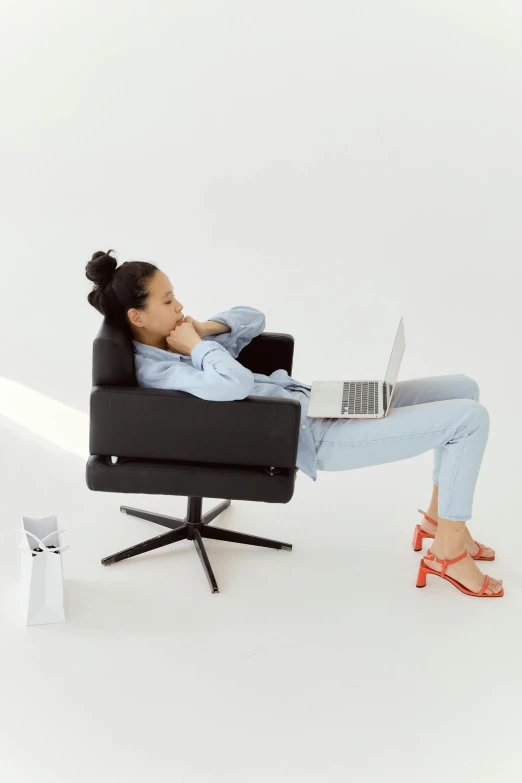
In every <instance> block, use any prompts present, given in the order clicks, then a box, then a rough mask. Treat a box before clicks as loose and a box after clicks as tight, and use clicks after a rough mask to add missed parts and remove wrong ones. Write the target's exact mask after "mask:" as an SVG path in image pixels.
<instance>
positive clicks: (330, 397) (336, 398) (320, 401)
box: [314, 391, 341, 405]
mask: <svg viewBox="0 0 522 783" xmlns="http://www.w3.org/2000/svg"><path fill="white" fill-rule="evenodd" d="M340 402H341V395H340V394H339V392H338V391H337V392H335V391H320V392H317V393H316V394H314V403H315V404H316V405H336V404H338V403H340Z"/></svg>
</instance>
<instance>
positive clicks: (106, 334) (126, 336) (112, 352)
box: [92, 318, 138, 386]
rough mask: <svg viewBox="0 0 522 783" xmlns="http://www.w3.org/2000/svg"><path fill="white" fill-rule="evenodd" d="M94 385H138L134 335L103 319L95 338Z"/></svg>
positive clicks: (93, 356) (93, 355)
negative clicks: (133, 342) (133, 343)
mask: <svg viewBox="0 0 522 783" xmlns="http://www.w3.org/2000/svg"><path fill="white" fill-rule="evenodd" d="M92 385H93V386H138V381H137V380H136V367H135V364H134V347H133V345H132V335H131V334H130V333H127V332H126V331H125V330H124V329H122V328H121V327H118V326H115V325H113V324H111V323H109V322H108V321H107V319H106V318H104V319H103V321H102V324H101V326H100V329H99V331H98V334H97V335H96V337H95V339H94V344H93V353H92Z"/></svg>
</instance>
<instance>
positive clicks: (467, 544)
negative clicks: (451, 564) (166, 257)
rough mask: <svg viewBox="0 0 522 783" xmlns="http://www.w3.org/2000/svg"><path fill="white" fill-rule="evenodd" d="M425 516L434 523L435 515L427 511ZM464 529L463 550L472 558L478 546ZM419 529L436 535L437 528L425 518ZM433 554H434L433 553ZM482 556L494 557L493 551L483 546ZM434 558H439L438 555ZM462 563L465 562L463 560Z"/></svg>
mask: <svg viewBox="0 0 522 783" xmlns="http://www.w3.org/2000/svg"><path fill="white" fill-rule="evenodd" d="M426 516H428V517H430V519H434V520H435V521H437V515H435V516H433V514H430V512H429V511H427V512H426ZM465 527H466V532H465V536H464V548H465V549H466V551H467V552H469V554H470V555H471V556H472V557H473V556H474V555H476V554H477V552H478V551H479V545H478V544H476V543H475V541H474V540H473V536H472V535H471V533H470V532H469V530H468V527H467V525H466V526H465ZM421 528H422V529H423V530H424V532H425V533H431V535H432V536H434V535H436V533H437V528H436V527H435V525H432V524H431V522H428V520H427V519H426V518H425V517H423V518H422V522H421ZM433 554H435V552H434V553H433ZM482 555H483V557H495V550H494V549H490V548H489V547H487V546H483V552H482ZM436 556H437V557H439V555H436ZM455 557H457V555H455ZM448 559H449V560H453V558H451V557H450V558H448ZM462 562H465V561H464V560H463V561H462ZM441 568H442V566H441ZM466 587H467V585H466Z"/></svg>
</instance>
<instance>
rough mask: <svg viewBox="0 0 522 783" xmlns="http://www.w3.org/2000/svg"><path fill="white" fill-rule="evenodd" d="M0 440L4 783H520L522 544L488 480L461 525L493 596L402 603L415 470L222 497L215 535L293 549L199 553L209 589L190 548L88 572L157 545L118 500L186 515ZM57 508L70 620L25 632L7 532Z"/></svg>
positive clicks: (411, 584)
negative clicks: (135, 547) (500, 590)
mask: <svg viewBox="0 0 522 783" xmlns="http://www.w3.org/2000/svg"><path fill="white" fill-rule="evenodd" d="M0 437H1V453H0V471H1V477H2V501H3V503H2V532H3V535H2V546H1V547H0V566H1V576H0V579H1V587H2V592H1V596H2V601H1V606H0V612H1V615H0V629H1V630H0V633H1V649H2V659H1V660H2V666H1V671H0V678H1V694H2V710H1V717H0V729H1V731H0V747H1V753H0V772H1V779H2V780H3V781H5V783H14V781H35V783H36V781H37V782H38V783H47V781H49V782H51V781H52V783H62V781H63V782H64V783H65V782H66V781H67V783H69V781H71V780H73V781H75V783H87V782H89V783H92V781H93V780H98V781H120V780H121V781H124V780H125V781H128V783H134V781H136V783H137V782H138V781H143V780H153V779H156V780H167V779H168V780H179V781H183V783H193V781H194V782H196V781H197V782H198V783H199V782H200V781H205V782H206V781H208V782H209V783H211V782H212V783H221V781H223V782H225V781H226V783H236V781H237V782H238V783H239V781H241V783H245V782H247V783H258V782H261V781H263V782H264V781H271V782H272V781H275V782H277V783H279V782H281V783H290V782H291V783H293V781H303V780H310V781H315V780H322V781H328V782H330V781H331V782H332V783H333V782H335V783H336V782H337V781H339V782H341V781H343V782H344V781H348V780H355V781H372V782H373V781H377V780H382V781H390V780H391V781H401V783H410V781H411V783H413V782H414V781H415V783H417V781H419V780H422V781H426V782H431V781H433V783H435V781H437V782H438V781H441V780H442V781H444V782H445V783H452V782H453V781H471V780H473V781H475V783H476V782H477V781H486V780H488V781H489V780H497V781H503V783H505V782H507V781H518V780H520V778H521V776H522V752H521V750H520V734H521V729H522V725H521V724H522V720H521V708H520V705H521V696H522V688H521V679H522V677H521V667H520V635H521V631H520V597H521V594H522V578H521V576H520V568H519V566H518V562H519V555H518V551H519V547H520V545H521V543H522V541H521V534H520V525H519V524H518V520H517V516H516V514H517V512H516V508H515V506H514V497H512V496H511V497H510V495H509V492H510V489H509V486H508V479H509V477H508V476H504V478H503V479H501V478H500V477H498V476H496V474H495V466H494V465H491V464H490V463H488V470H487V471H486V475H485V477H484V478H483V477H482V476H481V479H480V481H481V483H480V486H479V487H478V488H477V494H476V501H475V503H476V505H475V508H474V519H473V522H472V523H470V529H471V530H472V532H473V533H474V535H475V537H477V538H478V540H481V541H482V542H484V543H487V544H489V545H491V546H494V547H496V549H497V552H498V557H497V561H496V562H494V563H484V564H482V565H485V566H487V568H485V569H483V570H484V571H485V572H486V573H487V572H489V573H491V574H493V575H496V576H499V577H502V578H503V579H504V582H505V589H506V595H505V597H504V598H501V599H498V600H495V599H493V600H489V601H488V600H481V599H478V598H471V597H468V596H465V595H463V594H462V593H460V592H459V591H458V590H456V589H455V588H454V587H452V586H451V585H450V584H449V583H448V582H443V581H442V580H439V579H434V578H432V581H430V579H428V584H427V587H426V588H425V589H422V590H420V589H417V588H416V587H415V581H416V575H417V566H418V563H419V560H420V555H419V554H418V553H415V552H413V550H412V545H411V539H412V533H413V528H414V525H415V524H416V523H417V522H418V521H419V520H420V514H418V513H417V508H418V507H421V508H426V507H427V504H428V502H429V497H430V493H431V459H432V458H431V453H428V454H426V455H422V456H421V457H420V458H417V459H414V460H408V461H404V462H400V463H394V464H390V465H382V466H378V467H375V468H370V469H366V470H360V471H351V472H347V473H329V474H327V473H320V474H319V479H318V481H317V483H315V484H314V483H313V482H312V481H311V480H310V479H308V478H307V477H306V476H304V475H303V474H301V473H298V479H297V484H296V491H295V494H294V497H293V499H292V500H291V502H290V503H288V504H284V505H272V504H262V503H248V502H240V501H232V505H231V507H230V508H229V509H227V510H226V511H225V512H224V513H223V515H222V516H220V517H219V521H217V520H216V522H215V523H214V524H219V525H220V526H223V527H228V528H231V529H234V530H236V529H237V530H241V531H244V532H252V533H257V534H259V535H262V536H267V537H272V538H278V539H280V540H283V541H288V542H291V543H292V544H293V551H292V552H287V551H272V550H268V549H258V548H255V547H246V546H241V545H236V544H228V543H225V542H218V541H208V543H207V549H208V552H209V557H210V560H211V562H212V565H213V568H214V572H215V575H216V578H217V581H218V584H219V587H220V592H219V593H216V594H212V593H211V592H210V588H209V586H208V582H207V580H206V577H205V574H204V571H203V569H202V566H201V564H200V561H199V558H198V556H197V553H196V550H195V548H194V546H193V544H192V543H191V542H188V541H184V542H182V543H179V544H176V545H173V546H171V547H168V548H166V549H163V550H160V551H158V552H156V553H148V554H145V555H142V556H140V557H137V558H134V559H131V560H127V561H124V562H122V563H118V564H115V565H113V566H111V567H103V566H102V565H101V564H100V558H102V557H103V556H106V555H108V554H111V553H112V552H114V551H117V550H119V549H122V548H123V547H125V546H128V545H130V544H132V543H135V542H139V541H142V540H144V539H146V538H148V537H150V536H152V535H156V534H157V533H158V532H159V528H157V527H156V526H155V525H153V524H151V523H148V522H146V521H142V520H139V519H135V518H132V517H129V516H126V515H124V514H122V513H120V511H119V506H120V504H127V505H131V506H137V507H142V508H144V509H148V510H157V511H163V512H165V513H167V514H171V515H175V516H181V517H183V516H184V515H185V504H186V499H185V498H183V497H163V496H154V497H147V496H144V495H110V494H105V493H94V492H91V491H89V490H88V488H87V486H86V484H85V459H83V458H82V457H81V456H80V455H75V454H73V453H71V452H67V451H64V450H62V449H61V448H60V447H58V446H56V445H55V444H53V443H51V442H50V441H49V440H46V439H44V438H43V437H40V436H36V435H34V434H33V433H31V432H30V431H29V430H27V429H24V428H23V427H22V426H20V425H18V424H13V422H12V421H11V420H9V419H7V418H1V419H0ZM29 489H30V491H28V490H29ZM511 492H512V490H511ZM502 498H504V505H503V506H502V505H500V506H499V499H500V500H501V499H502ZM218 502H219V500H218V499H206V500H205V501H204V504H203V511H206V510H208V509H210V508H212V507H213V506H214V505H216V504H217V503H218ZM54 513H56V514H58V519H59V522H60V526H62V527H65V528H67V533H66V534H65V541H66V543H69V544H70V545H71V549H70V550H69V551H68V552H66V553H64V555H63V558H64V571H65V590H66V613H67V620H66V622H65V623H62V624H55V625H47V626H37V627H25V626H24V625H23V624H21V623H20V618H19V615H18V614H17V609H18V604H17V599H18V568H19V556H20V552H19V550H18V549H17V546H16V545H17V543H18V531H19V524H20V516H21V514H24V515H32V516H46V515H48V514H54Z"/></svg>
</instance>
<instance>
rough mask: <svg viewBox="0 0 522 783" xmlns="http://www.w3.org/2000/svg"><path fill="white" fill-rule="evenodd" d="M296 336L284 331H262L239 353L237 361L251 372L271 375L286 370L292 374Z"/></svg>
mask: <svg viewBox="0 0 522 783" xmlns="http://www.w3.org/2000/svg"><path fill="white" fill-rule="evenodd" d="M293 360H294V338H293V337H292V335H291V334H284V333H282V332H261V334H258V335H257V337H254V338H253V339H252V340H250V342H249V343H248V345H246V346H245V347H244V348H243V350H242V351H240V353H239V354H238V357H237V361H238V362H239V363H240V364H242V365H243V367H246V368H247V370H250V371H251V372H258V373H261V374H262V375H271V374H272V373H273V372H274V370H286V371H287V373H288V375H292V364H293Z"/></svg>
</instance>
